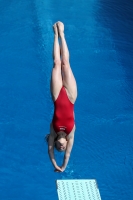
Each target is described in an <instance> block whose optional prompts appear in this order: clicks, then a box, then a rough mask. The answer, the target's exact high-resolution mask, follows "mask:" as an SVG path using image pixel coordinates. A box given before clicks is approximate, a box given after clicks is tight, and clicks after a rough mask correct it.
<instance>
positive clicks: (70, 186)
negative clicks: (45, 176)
mask: <svg viewBox="0 0 133 200" xmlns="http://www.w3.org/2000/svg"><path fill="white" fill-rule="evenodd" d="M56 185H57V193H58V199H59V200H101V197H100V193H99V189H98V186H97V182H96V180H95V179H73V180H57V181H56Z"/></svg>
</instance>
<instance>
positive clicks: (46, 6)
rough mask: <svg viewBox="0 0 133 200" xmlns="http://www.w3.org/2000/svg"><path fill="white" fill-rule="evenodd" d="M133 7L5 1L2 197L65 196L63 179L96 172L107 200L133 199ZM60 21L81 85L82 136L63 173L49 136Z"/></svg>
mask: <svg viewBox="0 0 133 200" xmlns="http://www.w3.org/2000/svg"><path fill="white" fill-rule="evenodd" d="M132 13H133V3H132V2H131V1H130V2H128V3H127V1H119V0H118V1H114V0H113V1H111V0H108V1H105V0H97V1H96V0H93V1H70V0H67V1H60V2H57V1H56V2H55V1H52V0H49V1H43V0H32V1H31V0H29V1H26V0H23V1H17V0H12V1H4V0H1V1H0V19H1V20H0V30H1V31H0V200H11V199H12V200H15V199H19V200H29V199H33V200H53V199H54V200H57V193H56V187H55V180H56V179H91V178H95V179H97V182H98V186H99V189H100V193H101V197H102V200H132V199H133V157H132V155H133V65H132V63H133V56H132V55H133V15H132ZM57 20H61V21H63V22H64V23H65V34H66V39H67V42H68V47H69V50H70V55H71V58H70V62H71V66H72V69H73V72H74V74H75V77H76V80H77V84H78V99H77V102H76V104H75V115H76V126H77V129H76V134H75V143H74V148H73V151H72V154H71V158H70V162H69V164H68V167H67V169H66V171H65V172H63V173H61V174H59V173H54V171H53V167H52V165H51V163H50V161H49V158H48V154H47V145H46V143H45V141H44V136H45V135H46V134H47V133H49V123H50V121H51V119H52V114H53V104H52V101H51V98H50V92H49V89H50V88H49V82H50V73H51V69H52V45H53V32H52V24H53V23H54V22H56V21H57ZM55 154H56V158H57V161H58V163H59V164H61V161H60V160H61V159H62V158H63V154H59V153H57V152H56V153H55Z"/></svg>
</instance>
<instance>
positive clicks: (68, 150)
mask: <svg viewBox="0 0 133 200" xmlns="http://www.w3.org/2000/svg"><path fill="white" fill-rule="evenodd" d="M74 132H75V126H74V128H73V130H72V131H71V133H70V134H69V136H68V142H67V148H66V152H65V155H64V160H63V165H62V167H61V169H62V170H63V171H64V170H65V168H66V166H67V164H68V161H69V158H70V154H71V151H72V147H73V143H74Z"/></svg>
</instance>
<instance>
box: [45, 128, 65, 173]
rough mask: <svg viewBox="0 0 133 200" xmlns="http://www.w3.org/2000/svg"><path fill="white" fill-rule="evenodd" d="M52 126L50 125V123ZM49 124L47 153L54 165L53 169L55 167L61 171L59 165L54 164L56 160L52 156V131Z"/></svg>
mask: <svg viewBox="0 0 133 200" xmlns="http://www.w3.org/2000/svg"><path fill="white" fill-rule="evenodd" d="M51 126H52V125H51ZM51 126H50V135H49V139H48V154H49V158H50V160H51V162H52V164H53V166H54V167H55V169H57V170H58V171H62V170H61V169H60V167H58V165H57V164H56V160H55V158H54V138H55V136H54V132H53V129H52V127H51Z"/></svg>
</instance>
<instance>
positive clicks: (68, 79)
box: [57, 22, 77, 103]
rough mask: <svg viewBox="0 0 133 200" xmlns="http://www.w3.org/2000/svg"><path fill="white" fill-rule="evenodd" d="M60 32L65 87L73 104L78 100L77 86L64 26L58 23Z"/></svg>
mask: <svg viewBox="0 0 133 200" xmlns="http://www.w3.org/2000/svg"><path fill="white" fill-rule="evenodd" d="M57 27H58V32H59V36H60V40H61V58H62V60H61V67H62V73H63V85H64V86H65V88H66V90H67V94H68V97H69V99H70V100H71V102H72V103H74V102H75V100H76V98H77V84H76V80H75V78H74V75H73V72H72V70H71V67H70V63H69V51H68V47H67V43H66V40H65V36H64V25H63V23H62V22H57Z"/></svg>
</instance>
